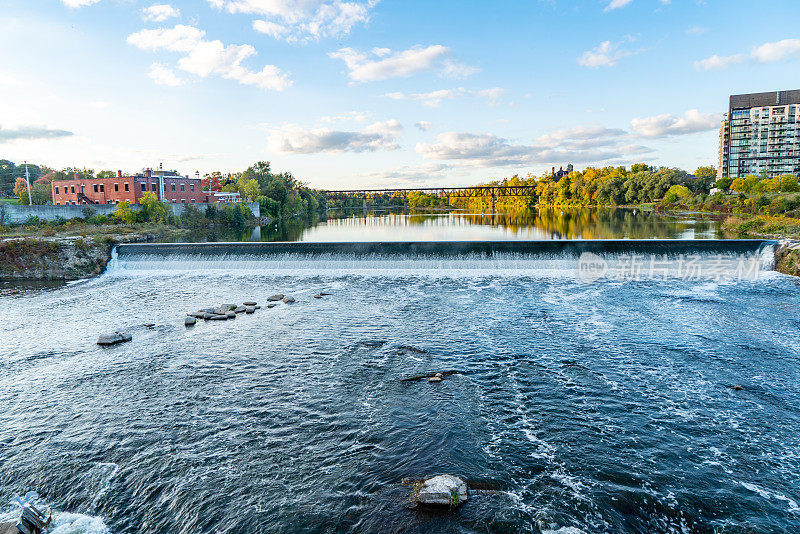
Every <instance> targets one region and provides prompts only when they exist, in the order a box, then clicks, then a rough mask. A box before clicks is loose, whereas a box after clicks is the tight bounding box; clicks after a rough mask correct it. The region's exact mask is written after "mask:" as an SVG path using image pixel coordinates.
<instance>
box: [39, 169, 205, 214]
mask: <svg viewBox="0 0 800 534" xmlns="http://www.w3.org/2000/svg"><path fill="white" fill-rule="evenodd" d="M50 188H51V190H52V193H53V204H55V205H57V206H58V205H66V204H72V205H75V204H118V203H120V202H122V201H128V202H130V203H131V204H139V202H140V200H141V198H142V196H143V195H144V194H145V193H154V194H155V195H156V197H157V198H158V199H159V200H161V201H163V202H170V203H176V204H177V203H183V204H196V203H205V202H214V200H212V199H210V194H209V193H208V192H203V188H202V186H201V184H200V179H199V178H189V177H188V176H181V175H180V174H178V172H177V171H162V170H157V171H154V170H152V169H148V170H146V171H145V172H144V173H140V174H136V175H134V176H123V174H122V171H117V175H116V176H115V177H112V178H88V179H84V178H78V177H77V175H76V176H75V178H73V179H72V180H53V181H52V182H50Z"/></svg>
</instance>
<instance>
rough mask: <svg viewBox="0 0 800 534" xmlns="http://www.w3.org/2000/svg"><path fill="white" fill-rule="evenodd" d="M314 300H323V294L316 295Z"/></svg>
mask: <svg viewBox="0 0 800 534" xmlns="http://www.w3.org/2000/svg"><path fill="white" fill-rule="evenodd" d="M314 298H315V299H321V298H322V293H317V294H316V295H314Z"/></svg>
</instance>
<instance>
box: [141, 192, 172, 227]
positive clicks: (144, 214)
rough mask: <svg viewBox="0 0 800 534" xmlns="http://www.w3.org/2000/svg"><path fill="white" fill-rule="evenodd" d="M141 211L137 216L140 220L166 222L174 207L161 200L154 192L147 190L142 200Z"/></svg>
mask: <svg viewBox="0 0 800 534" xmlns="http://www.w3.org/2000/svg"><path fill="white" fill-rule="evenodd" d="M140 204H141V205H142V209H141V211H139V215H138V216H137V219H138V220H141V221H145V222H160V223H166V222H168V221H169V219H170V216H171V215H172V208H171V207H170V205H169V204H167V203H166V202H161V201H160V200H158V197H157V196H156V194H155V193H153V192H150V191H148V192H146V193H145V194H144V195H142V198H141V200H140Z"/></svg>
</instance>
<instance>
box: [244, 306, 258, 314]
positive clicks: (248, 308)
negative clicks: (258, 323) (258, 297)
mask: <svg viewBox="0 0 800 534" xmlns="http://www.w3.org/2000/svg"><path fill="white" fill-rule="evenodd" d="M255 311H256V309H255V307H254V306H248V307H247V308H245V310H244V312H245V313H247V314H250V313H253V312H255Z"/></svg>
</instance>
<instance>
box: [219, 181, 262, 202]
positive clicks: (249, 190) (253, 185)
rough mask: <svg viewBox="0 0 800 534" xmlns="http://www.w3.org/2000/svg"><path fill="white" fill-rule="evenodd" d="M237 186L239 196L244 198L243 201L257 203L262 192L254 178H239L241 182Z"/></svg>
mask: <svg viewBox="0 0 800 534" xmlns="http://www.w3.org/2000/svg"><path fill="white" fill-rule="evenodd" d="M236 185H237V188H238V189H239V194H240V195H241V196H242V200H244V201H245V202H255V200H256V198H258V197H259V193H260V192H261V190H260V188H259V186H258V182H257V181H256V180H255V179H253V178H250V179H249V180H247V179H245V178H239V182H238V183H237V184H236ZM226 187H227V186H226Z"/></svg>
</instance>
